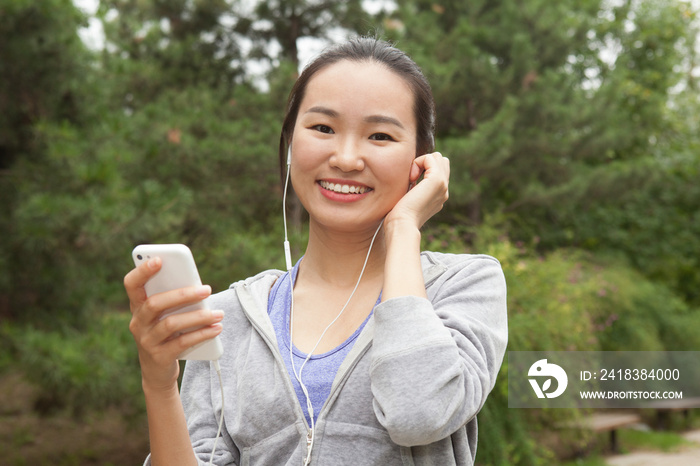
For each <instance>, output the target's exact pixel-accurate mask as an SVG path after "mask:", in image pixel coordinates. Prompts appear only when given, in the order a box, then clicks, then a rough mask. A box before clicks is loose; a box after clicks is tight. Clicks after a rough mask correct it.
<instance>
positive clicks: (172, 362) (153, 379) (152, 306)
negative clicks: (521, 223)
mask: <svg viewBox="0 0 700 466" xmlns="http://www.w3.org/2000/svg"><path fill="white" fill-rule="evenodd" d="M161 266H162V261H161V260H160V258H158V257H154V258H152V259H150V260H148V261H146V262H144V263H143V264H141V265H139V266H138V267H136V268H134V269H133V270H132V271H130V272H129V273H128V274H127V275H126V276H125V277H124V288H126V293H127V295H128V296H129V303H130V307H131V315H132V316H131V322H130V323H129V330H130V331H131V333H132V335H133V336H134V340H135V341H136V346H137V347H138V352H139V362H140V364H141V378H142V383H143V389H144V391H168V390H172V389H173V388H177V378H178V375H179V373H180V366H179V364H178V362H177V356H178V355H179V354H180V353H182V352H183V351H184V350H186V349H187V348H189V347H191V346H194V345H196V344H198V343H201V342H203V341H205V340H207V339H210V338H213V337H215V336H216V335H218V334H219V333H221V330H222V325H221V320H222V319H223V312H222V311H211V310H206V309H202V310H199V311H190V312H184V313H181V314H172V315H169V316H168V317H166V318H164V319H162V320H161V319H160V316H161V314H162V313H163V312H164V311H165V310H167V309H170V308H173V307H176V306H180V305H184V304H190V303H194V302H197V301H200V300H202V299H204V298H207V297H208V296H209V295H210V294H211V287H209V286H208V285H205V286H201V287H187V288H180V289H177V290H173V291H168V292H165V293H158V294H155V295H153V296H150V297H147V296H146V291H145V289H144V285H145V284H146V282H147V281H148V279H149V278H151V277H152V276H153V275H154V274H155V273H156V272H158V271H159V270H160V268H161ZM191 328H196V329H197V330H192V331H190V332H185V333H182V332H184V331H185V330H187V329H191Z"/></svg>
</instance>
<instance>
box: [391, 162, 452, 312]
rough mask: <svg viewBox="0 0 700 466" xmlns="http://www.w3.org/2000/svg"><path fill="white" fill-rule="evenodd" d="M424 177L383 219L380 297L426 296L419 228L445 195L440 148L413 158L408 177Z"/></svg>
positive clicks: (446, 174)
mask: <svg viewBox="0 0 700 466" xmlns="http://www.w3.org/2000/svg"><path fill="white" fill-rule="evenodd" d="M421 173H424V178H423V181H421V182H420V183H419V184H417V185H416V186H415V187H414V188H413V189H411V190H410V191H408V193H406V195H405V196H404V197H403V198H402V199H401V200H400V201H399V202H398V203H397V204H396V206H394V208H393V209H392V210H391V212H389V214H388V215H387V216H386V219H385V220H384V241H385V244H386V251H387V252H386V262H385V264H384V286H383V290H382V301H386V300H389V299H391V298H395V297H399V296H418V297H423V298H424V297H425V283H423V271H422V270H421V264H420V241H421V235H420V228H421V227H422V226H423V224H424V223H425V222H426V221H427V220H428V219H429V218H430V217H432V216H433V215H435V214H436V213H437V212H439V211H440V210H441V209H442V206H443V204H444V203H445V202H446V201H447V198H448V184H449V178H450V161H449V159H447V158H445V157H443V156H442V154H440V153H439V152H434V153H432V154H427V155H423V156H421V157H418V158H416V160H415V161H414V162H413V165H412V167H411V174H410V179H409V181H410V182H412V183H415V182H416V181H417V180H418V178H419V177H420V175H421Z"/></svg>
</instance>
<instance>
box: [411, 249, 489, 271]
mask: <svg viewBox="0 0 700 466" xmlns="http://www.w3.org/2000/svg"><path fill="white" fill-rule="evenodd" d="M421 264H422V266H423V270H424V271H426V270H429V269H431V268H442V269H445V270H446V269H449V268H464V267H486V268H491V267H494V266H495V267H497V268H499V269H500V268H501V263H500V262H499V261H498V259H496V258H495V257H493V256H489V255H487V254H453V253H446V252H436V251H423V252H421Z"/></svg>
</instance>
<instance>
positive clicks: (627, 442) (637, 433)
mask: <svg viewBox="0 0 700 466" xmlns="http://www.w3.org/2000/svg"><path fill="white" fill-rule="evenodd" d="M607 440H608V436H607V435H605V436H604V437H603V436H601V438H600V441H599V442H598V444H599V447H597V448H595V449H594V450H593V451H592V453H591V455H590V456H587V457H585V458H577V459H575V460H570V461H566V462H563V463H561V464H562V466H606V465H607V463H606V462H605V458H604V456H603V452H604V450H602V449H603V448H605V449H607V448H608V447H609V443H608V442H607ZM618 445H619V448H620V452H621V453H623V454H625V453H631V452H633V451H661V452H672V451H676V450H678V449H680V448H682V447H684V446H692V445H697V444H696V443H694V442H691V441H689V440H686V439H684V438H683V437H682V436H681V435H680V434H678V433H675V432H668V431H664V432H658V431H642V430H634V429H620V430H619V431H618ZM605 451H607V450H605Z"/></svg>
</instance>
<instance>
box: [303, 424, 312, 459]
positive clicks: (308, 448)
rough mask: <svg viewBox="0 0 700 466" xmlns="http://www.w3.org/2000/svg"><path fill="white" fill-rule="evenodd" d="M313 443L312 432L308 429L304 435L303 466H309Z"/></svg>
mask: <svg viewBox="0 0 700 466" xmlns="http://www.w3.org/2000/svg"><path fill="white" fill-rule="evenodd" d="M313 443H314V431H313V429H310V430H309V431H308V433H307V434H306V459H305V460H304V466H309V464H311V449H312V448H313Z"/></svg>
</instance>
